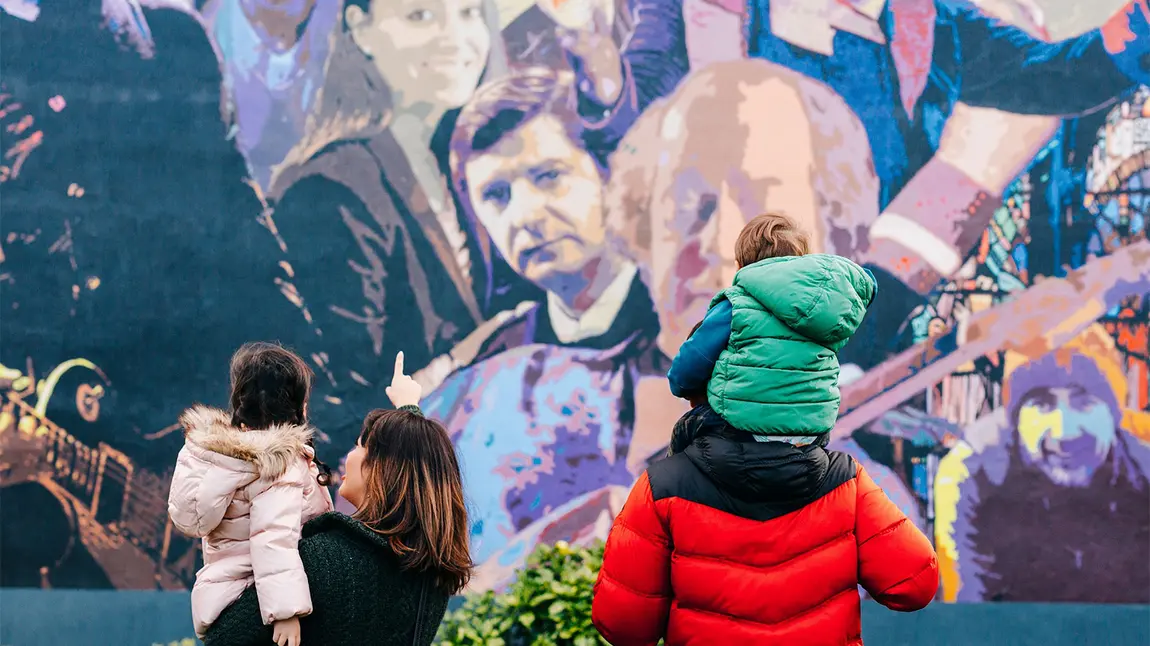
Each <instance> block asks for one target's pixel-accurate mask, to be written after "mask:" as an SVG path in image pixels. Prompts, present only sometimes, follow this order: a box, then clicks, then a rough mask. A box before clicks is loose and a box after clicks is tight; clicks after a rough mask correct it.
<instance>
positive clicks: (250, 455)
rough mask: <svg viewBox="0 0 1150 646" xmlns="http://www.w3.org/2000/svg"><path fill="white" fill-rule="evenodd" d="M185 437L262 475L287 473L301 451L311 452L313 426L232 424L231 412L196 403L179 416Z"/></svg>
mask: <svg viewBox="0 0 1150 646" xmlns="http://www.w3.org/2000/svg"><path fill="white" fill-rule="evenodd" d="M180 424H181V425H182V426H183V427H184V438H185V440H186V441H187V442H189V443H190V444H194V445H195V446H198V447H199V448H201V449H204V450H206V451H211V452H212V453H218V454H220V455H224V456H227V457H229V458H235V459H237V460H242V461H244V462H247V463H249V464H251V465H252V466H253V467H254V468H255V471H256V473H257V474H258V475H259V476H260V477H261V478H267V479H275V478H279V477H280V476H282V475H283V474H284V473H286V472H287V470H288V467H289V466H290V465H291V464H292V462H293V461H294V460H296V459H298V458H299V456H300V454H303V453H310V452H311V448H310V447H309V446H308V442H309V441H310V440H311V438H312V435H313V433H314V429H313V428H312V427H311V426H308V425H304V424H278V425H276V426H272V427H270V428H267V429H264V430H258V431H257V430H243V429H239V428H236V427H235V426H232V421H231V415H228V414H227V413H226V412H224V411H222V410H219V409H217V408H211V407H208V406H194V407H192V408H189V409H188V410H186V411H184V413H183V415H180Z"/></svg>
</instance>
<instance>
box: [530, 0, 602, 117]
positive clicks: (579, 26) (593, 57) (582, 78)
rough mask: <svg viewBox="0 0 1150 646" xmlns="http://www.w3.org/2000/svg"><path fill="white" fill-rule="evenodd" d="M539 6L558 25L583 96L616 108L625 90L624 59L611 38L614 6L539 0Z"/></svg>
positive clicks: (562, 42)
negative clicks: (615, 105)
mask: <svg viewBox="0 0 1150 646" xmlns="http://www.w3.org/2000/svg"><path fill="white" fill-rule="evenodd" d="M536 5H537V6H538V7H539V9H540V10H541V11H542V12H543V13H545V14H547V16H548V17H550V18H551V19H552V20H554V21H555V23H556V25H557V28H556V35H557V37H558V39H559V44H560V46H562V47H563V49H564V50H565V51H566V52H567V54H568V56H569V57H570V58H571V67H572V69H574V70H575V74H576V76H577V77H578V79H579V80H578V84H577V87H578V90H579V92H580V93H581V94H583V95H585V96H587V97H588V98H590V99H592V100H593V101H595V102H596V103H599V104H601V105H607V106H610V105H614V104H615V102H616V101H617V100H618V99H619V94H620V93H621V92H622V90H623V67H622V65H623V63H622V57H621V56H620V54H619V46H618V45H617V44H615V40H614V38H613V37H612V34H611V28H612V23H613V18H614V13H613V12H614V3H613V2H609V1H604V0H594V1H590V2H586V1H585V2H573V1H572V0H537V2H536Z"/></svg>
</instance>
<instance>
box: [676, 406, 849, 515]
mask: <svg viewBox="0 0 1150 646" xmlns="http://www.w3.org/2000/svg"><path fill="white" fill-rule="evenodd" d="M692 413H693V414H692V415H691V416H690V417H689V418H687V417H684V419H683V420H682V426H683V428H682V429H680V428H679V427H678V426H677V427H676V432H679V433H683V434H687V435H689V436H691V437H692V441H691V443H690V444H689V445H688V446H687V447H686V449H684V450H683V453H684V454H685V455H686V456H687V458H688V459H689V460H690V461H691V462H692V463H693V464H694V465H695V466H696V467H697V468H698V469H699V470H700V471H702V472H703V473H705V474H706V475H707V477H708V478H709V479H710V480H711V481H712V482H714V483H715V484H717V485H718V486H719V487H720V488H721V489H723V490H724V491H725V492H726V493H727V494H729V495H731V496H733V497H735V498H740V499H744V500H754V501H758V502H767V503H789V502H794V503H802V502H805V501H807V500H809V499H811V498H813V497H815V496H816V495H817V494H818V493H819V492H820V491H821V489H822V485H823V480H824V479H825V478H826V477H827V473H828V471H829V470H830V458H829V456H828V455H827V451H826V448H825V447H826V445H827V442H828V441H829V439H830V438H829V437H828V436H827V435H826V434H824V435H822V436H821V437H820V438H819V439H818V440H817V441H816V442H815V443H813V444H809V445H807V446H801V447H798V446H793V445H791V444H787V443H785V442H757V441H755V440H754V439H751V436H750V434H746V433H742V432H741V431H737V430H735V429H733V428H732V427H731V426H730V425H728V424H727V423H726V422H725V421H724V420H723V418H722V417H720V416H719V414H718V413H716V412H714V411H713V410H710V409H696V410H695V411H692ZM740 436H745V437H740Z"/></svg>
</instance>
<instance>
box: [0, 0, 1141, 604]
mask: <svg viewBox="0 0 1150 646" xmlns="http://www.w3.org/2000/svg"><path fill="white" fill-rule="evenodd" d="M1095 4H1096V5H1097V6H1094V5H1092V7H1091V9H1090V11H1089V12H1086V11H1085V10H1083V9H1082V8H1081V7H1075V3H1073V2H1069V1H1061V0H1045V1H1041V0H994V1H991V0H982V1H980V2H974V3H962V2H957V1H955V2H952V1H949V0H936V1H933V2H932V1H928V0H885V1H884V0H834V1H832V2H828V3H827V6H826V7H825V8H823V7H820V8H819V10H817V11H812V10H810V7H811V5H810V3H800V2H795V1H793V0H774V1H773V2H768V1H767V0H748V1H747V2H745V3H744V2H737V1H733V0H586V1H584V2H575V1H574V0H538V1H532V0H389V1H387V2H384V1H383V0H342V1H341V0H293V1H291V2H279V1H275V0H207V1H206V2H201V1H199V0H144V1H137V0H104V1H103V2H102V3H101V2H95V1H93V2H90V3H86V4H85V5H84V6H83V8H82V9H77V8H72V9H69V10H64V9H63V7H61V6H59V4H58V3H55V5H54V6H50V5H47V4H46V5H44V6H40V5H39V4H38V3H36V2H35V0H4V1H3V2H0V8H3V9H4V13H3V14H2V15H0V27H2V37H3V39H4V42H5V45H6V47H5V59H4V65H3V69H2V71H0V83H2V88H0V141H2V146H0V148H2V150H3V153H2V156H3V159H2V160H0V161H2V162H3V165H2V166H0V182H3V202H4V203H3V209H4V218H3V220H2V222H0V226H2V228H3V231H2V232H0V235H2V240H0V242H2V244H3V246H2V250H3V256H2V257H0V258H2V262H0V280H2V281H3V284H2V290H3V291H2V293H0V299H2V301H0V307H2V312H3V314H2V315H0V316H2V318H0V325H2V330H0V334H2V335H3V339H4V343H3V347H2V349H0V364H2V365H0V385H3V387H4V391H5V393H4V401H3V405H2V407H0V447H2V451H3V452H2V454H0V485H2V488H0V496H2V497H3V499H2V504H3V507H4V515H3V517H2V522H3V524H4V527H3V528H0V529H2V530H3V531H0V537H2V539H0V543H2V544H0V558H2V559H4V561H5V563H6V564H8V565H6V566H5V569H4V571H3V577H2V578H3V581H2V582H0V583H2V584H3V585H5V586H31V587H40V586H44V587H92V588H100V587H105V588H107V587H113V588H125V589H126V588H160V589H178V588H184V587H187V586H188V585H189V583H190V581H191V580H192V578H193V576H194V572H195V570H196V568H197V566H198V563H197V559H198V558H199V556H198V552H197V546H196V544H195V543H194V542H192V541H190V540H188V539H185V538H183V537H181V536H180V535H179V534H178V533H175V532H173V531H172V527H171V525H170V524H169V523H168V522H167V518H166V506H165V500H166V494H167V479H168V475H169V473H170V468H171V465H172V464H173V462H174V457H175V455H176V452H177V450H178V448H179V446H180V443H181V441H182V438H181V437H180V433H179V430H178V427H177V426H176V425H175V424H174V422H175V419H176V416H177V415H178V413H179V411H180V410H181V409H182V408H184V407H185V406H187V405H189V404H190V403H192V402H194V401H203V402H207V403H212V404H222V403H223V402H224V399H225V398H226V389H227V384H226V371H225V366H226V361H227V359H228V357H229V356H230V353H231V352H232V351H233V350H234V349H235V348H236V347H237V346H238V345H239V344H240V343H242V342H243V341H247V340H251V339H278V340H281V341H282V342H284V343H285V344H287V345H289V346H291V347H293V348H295V349H296V350H298V351H299V352H301V353H302V354H303V355H304V356H306V357H307V358H308V359H309V360H310V361H311V362H312V363H313V366H314V368H315V370H316V372H317V374H318V375H319V379H318V381H317V384H318V385H317V391H316V393H315V396H314V400H313V402H312V406H311V410H312V413H311V414H312V417H313V421H314V422H315V423H316V425H317V426H318V427H319V429H321V431H322V433H321V436H320V452H321V455H322V456H323V457H326V458H327V459H328V460H330V461H332V462H337V461H338V460H339V458H340V456H341V455H342V454H344V453H345V452H346V451H347V450H348V449H349V448H350V447H351V446H352V444H353V443H354V441H355V438H356V437H357V435H358V432H359V423H360V420H361V419H362V417H363V415H364V414H365V412H366V411H367V410H369V409H370V408H373V407H376V406H379V405H383V404H384V403H385V402H386V398H385V396H384V395H383V387H384V385H385V383H386V379H387V378H388V376H389V375H390V366H391V362H392V357H393V356H394V354H395V353H396V352H397V351H399V350H403V351H404V352H405V353H406V357H407V365H408V366H409V367H410V368H411V369H412V370H415V372H414V374H415V376H416V378H417V379H418V380H419V381H420V382H421V383H422V384H423V385H424V387H425V393H426V399H425V402H424V407H425V409H426V410H427V411H428V412H429V413H430V414H432V415H434V416H436V417H437V418H439V419H442V420H443V421H444V422H445V423H446V424H447V426H448V427H449V428H450V429H451V431H452V433H453V436H454V438H455V441H456V444H457V446H458V447H459V451H460V454H461V457H462V461H463V466H464V471H465V479H466V486H467V489H468V494H469V496H470V507H471V513H472V522H473V526H472V537H473V551H474V556H475V558H476V561H477V562H478V563H479V564H480V568H479V572H478V576H477V578H476V582H475V586H476V587H477V588H486V587H494V586H498V585H500V584H501V583H503V582H505V581H506V580H507V577H508V576H509V575H510V574H511V573H512V572H513V571H514V570H515V569H516V568H517V567H520V566H521V565H522V563H523V558H524V557H525V555H526V554H527V552H529V551H530V549H531V547H532V546H533V545H534V544H535V543H537V542H539V541H553V540H559V539H565V540H571V541H576V542H578V541H588V540H592V539H594V538H597V537H603V536H604V535H605V533H606V531H607V529H608V527H609V526H610V523H611V519H612V518H613V516H614V514H615V513H616V512H617V511H618V508H619V505H620V504H621V502H622V500H623V499H624V498H625V494H626V492H627V490H628V489H629V487H630V485H631V483H632V482H633V481H634V479H635V477H636V475H637V474H638V473H640V472H641V471H642V470H643V468H645V466H646V465H647V464H648V463H650V461H652V460H656V459H658V458H659V457H660V456H661V455H663V453H664V452H665V450H666V445H667V442H668V439H669V434H670V429H671V427H672V425H673V422H674V420H675V419H676V418H677V417H678V416H679V415H680V414H681V413H682V412H683V411H684V410H685V408H686V405H685V403H684V402H681V401H678V400H675V399H674V398H672V397H671V395H670V393H669V391H668V388H667V385H666V379H665V373H666V369H667V367H668V363H669V360H668V358H669V357H672V356H674V353H675V352H676V350H677V347H678V344H679V343H680V342H681V341H682V339H683V338H684V337H685V336H686V335H687V333H688V332H689V330H690V329H691V327H692V326H693V325H694V324H695V323H696V322H697V321H698V320H700V319H701V318H702V316H703V314H704V312H705V310H706V307H707V304H708V302H709V300H710V298H711V296H713V294H714V293H715V292H716V291H717V290H719V289H720V288H721V287H723V286H725V285H726V284H729V282H730V280H731V278H732V276H733V272H734V268H735V264H734V260H733V242H734V238H735V236H736V235H737V233H738V231H739V229H740V228H741V226H742V225H743V223H744V222H745V221H746V220H747V219H748V218H750V217H752V216H754V215H757V214H758V213H760V212H762V211H764V210H768V209H771V210H781V211H784V212H786V213H788V214H790V215H791V216H792V217H794V218H796V219H798V220H799V221H800V222H801V223H802V225H803V226H804V227H805V228H806V229H807V230H809V231H810V232H811V233H812V234H813V239H814V241H815V244H814V246H815V247H816V249H817V250H818V251H822V252H830V253H837V254H841V255H844V256H848V257H851V258H853V259H855V260H856V261H858V262H860V263H865V264H867V265H868V266H869V267H871V268H872V270H873V271H874V272H875V273H876V275H877V276H878V278H879V281H880V290H879V296H878V299H877V301H876V304H875V306H874V307H873V308H872V313H871V315H870V316H868V318H867V320H866V322H865V327H864V330H863V331H862V332H860V334H859V335H858V337H857V340H856V342H853V343H852V344H851V345H849V346H848V347H847V348H845V349H844V351H843V353H842V356H841V361H842V364H843V366H844V367H843V374H842V389H843V410H842V414H841V417H840V420H839V424H838V426H837V427H836V429H835V431H834V437H833V446H834V447H835V448H838V449H841V450H845V451H848V452H850V453H851V454H852V455H854V456H855V457H856V458H857V459H859V460H860V461H862V462H863V463H864V464H865V465H866V467H867V468H868V470H870V472H871V473H872V474H873V475H874V476H875V478H876V480H878V481H879V482H880V484H881V485H882V486H883V488H884V490H885V491H886V492H887V494H888V495H889V496H890V497H891V498H892V499H893V500H894V501H895V502H896V503H897V504H898V505H899V506H900V507H902V508H903V509H904V511H906V512H907V513H908V514H909V516H910V517H911V518H912V519H913V520H914V522H916V523H918V524H919V525H920V526H921V527H922V528H923V529H924V531H926V532H927V533H928V534H929V535H931V536H933V537H934V538H935V541H936V543H937V545H938V548H939V551H940V557H941V558H942V560H943V563H944V568H943V569H944V572H945V574H944V586H943V593H942V594H943V596H944V598H945V599H947V600H971V601H983V600H1007V601H1063V600H1065V601H1112V602H1143V603H1145V602H1147V601H1150V597H1148V595H1150V575H1148V574H1147V569H1146V567H1145V555H1146V553H1147V550H1148V549H1150V482H1148V478H1150V472H1148V471H1150V447H1148V445H1147V442H1150V349H1148V345H1150V336H1148V335H1150V332H1148V328H1150V299H1148V298H1147V295H1148V294H1150V241H1147V234H1146V219H1147V215H1146V214H1147V212H1148V211H1150V193H1148V191H1150V188H1148V186H1150V91H1147V90H1146V89H1144V88H1143V87H1142V86H1141V85H1140V84H1142V83H1144V82H1147V81H1150V69H1145V68H1144V61H1145V60H1147V59H1148V58H1150V56H1147V55H1148V54H1150V7H1147V5H1146V4H1145V3H1144V2H1141V1H1140V0H1139V1H1137V2H1132V3H1130V4H1129V5H1123V3H1122V2H1121V1H1117V0H1115V1H1111V2H1107V3H1103V2H1099V3H1095ZM1102 5H1106V6H1105V7H1103V6H1102ZM49 43H50V45H48V44H49ZM30 523H31V524H32V525H34V526H30V525H29V524H30ZM17 527H18V531H16V530H17Z"/></svg>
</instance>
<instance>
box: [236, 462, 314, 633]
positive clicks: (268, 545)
mask: <svg viewBox="0 0 1150 646" xmlns="http://www.w3.org/2000/svg"><path fill="white" fill-rule="evenodd" d="M308 477H309V473H308V469H307V468H306V467H305V466H304V465H303V464H302V463H300V464H299V465H296V466H293V467H292V468H291V469H289V470H288V473H287V474H285V476H284V477H283V478H280V479H279V480H277V481H276V482H275V483H274V484H272V485H271V486H270V487H268V488H267V489H265V490H263V491H262V492H260V493H259V494H258V495H256V496H255V497H254V498H252V508H251V515H250V521H251V534H250V535H251V542H250V547H249V549H250V550H251V555H252V574H253V575H254V577H255V581H256V596H257V597H259V602H260V618H261V619H263V622H264V624H265V625H267V624H271V623H273V622H276V621H279V620H281V619H289V618H291V617H302V616H304V615H310V614H311V611H312V605H311V591H310V590H309V588H308V581H307V574H306V573H305V572H304V569H303V561H302V560H300V556H299V539H300V530H301V528H302V526H303V508H304V485H305V483H306V478H308Z"/></svg>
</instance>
